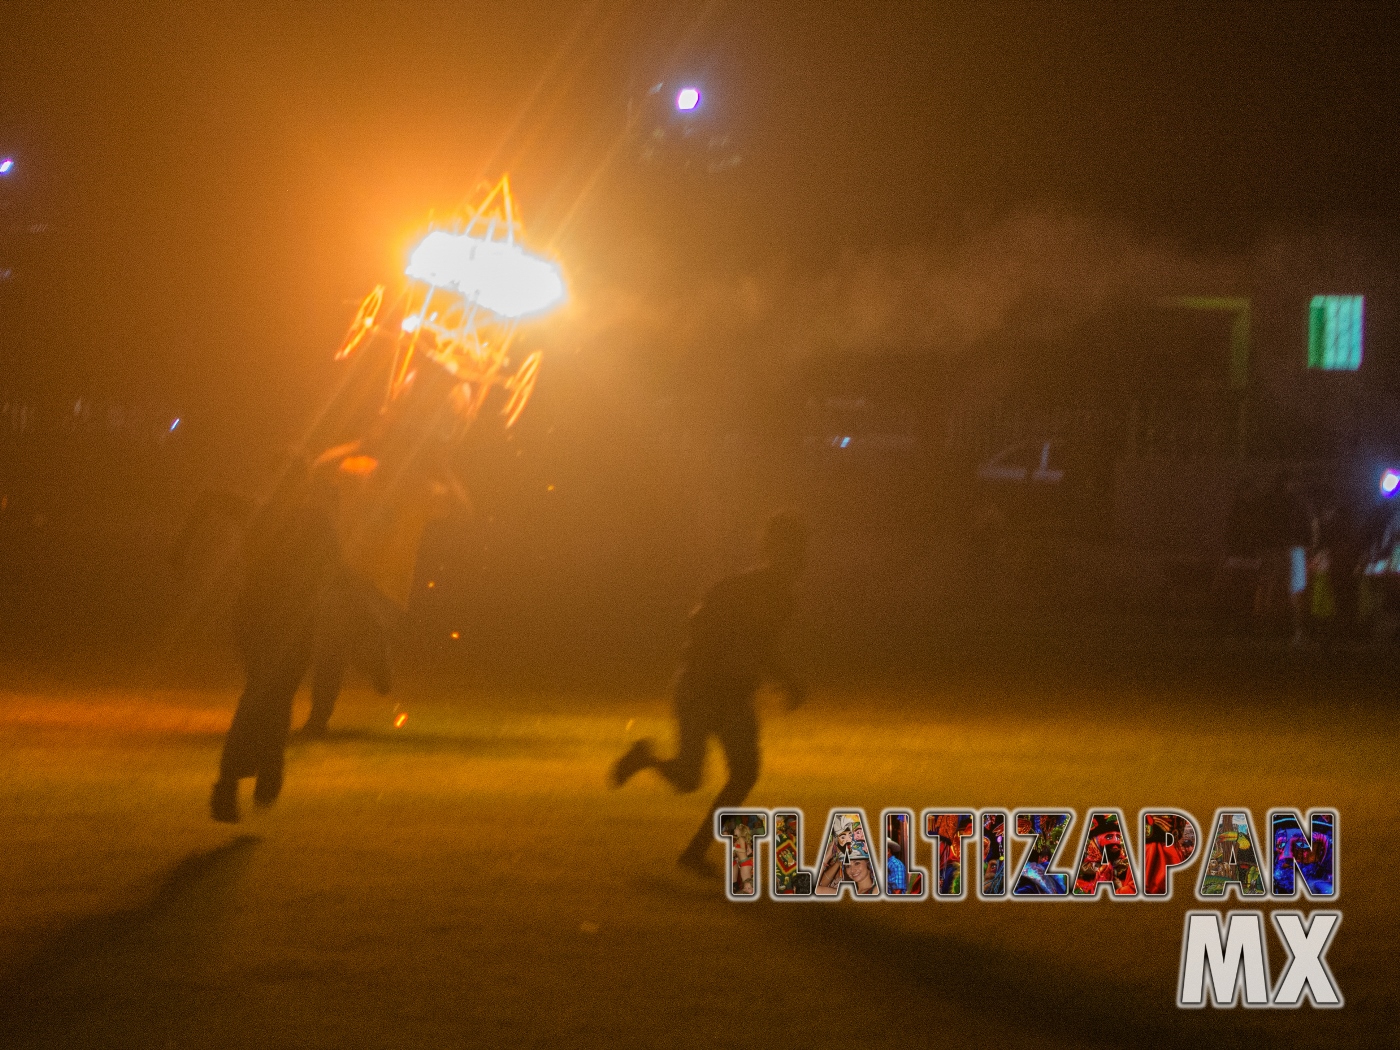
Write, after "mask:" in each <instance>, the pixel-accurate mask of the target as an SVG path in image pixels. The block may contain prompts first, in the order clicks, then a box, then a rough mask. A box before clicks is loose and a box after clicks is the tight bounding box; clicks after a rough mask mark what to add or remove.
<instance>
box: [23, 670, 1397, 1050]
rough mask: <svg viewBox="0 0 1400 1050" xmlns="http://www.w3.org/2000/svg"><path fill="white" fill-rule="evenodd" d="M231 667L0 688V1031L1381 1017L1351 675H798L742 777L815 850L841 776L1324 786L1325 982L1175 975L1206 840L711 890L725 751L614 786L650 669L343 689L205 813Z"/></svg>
mask: <svg viewBox="0 0 1400 1050" xmlns="http://www.w3.org/2000/svg"><path fill="white" fill-rule="evenodd" d="M1081 677H1082V676H1081ZM235 692H236V690H235V689H234V688H233V687H226V688H200V689H175V688H168V687H162V688H155V687H151V688H129V687H128V688H118V687H115V686H111V685H97V686H93V685H84V686H77V685H72V684H68V685H64V684H61V683H40V684H35V685H32V686H21V687H17V688H16V689H15V690H14V691H12V692H8V693H5V694H0V830H2V831H3V843H4V844H3V862H0V901H3V909H0V967H3V979H4V982H5V988H4V994H3V996H0V1034H3V1039H0V1041H2V1042H3V1043H4V1045H6V1046H9V1047H41V1046H42V1047H50V1046H52V1047H65V1048H71V1047H108V1046H111V1047H137V1046H140V1047H156V1048H161V1047H179V1048H184V1047H242V1046H247V1047H271V1046H296V1047H299V1048H312V1047H361V1046H363V1047H398V1046H403V1047H413V1048H415V1050H419V1048H423V1047H439V1046H536V1045H541V1046H545V1045H547V1046H551V1047H564V1046H658V1047H672V1046H674V1047H689V1046H707V1047H708V1046H753V1045H758V1044H760V1043H761V1042H762V1043H766V1044H768V1045H773V1046H813V1045H820V1044H822V1043H832V1044H845V1043H852V1042H854V1043H856V1044H859V1045H862V1046H884V1045H900V1046H911V1045H912V1046H918V1045H933V1044H936V1045H939V1046H948V1047H960V1046H979V1047H985V1046H998V1047H1003V1048H1010V1047H1017V1046H1031V1045H1038V1046H1045V1045H1050V1046H1080V1045H1083V1046H1089V1045H1095V1046H1154V1047H1168V1046H1188V1045H1189V1046H1202V1045H1211V1046H1264V1045H1328V1046H1378V1047H1379V1046H1394V1045H1400V1024H1398V1023H1397V1019H1396V1011H1395V1006H1396V1005H1397V1000H1400V993H1397V992H1396V988H1397V978H1398V977H1400V965H1398V964H1397V963H1398V960H1397V954H1398V953H1397V934H1400V903H1397V900H1396V897H1395V895H1394V894H1390V893H1389V892H1388V891H1386V890H1385V889H1384V879H1385V878H1387V877H1388V876H1386V875H1385V874H1384V873H1385V872H1386V871H1388V870H1389V869H1388V865H1387V864H1386V863H1385V856H1386V855H1388V853H1389V850H1390V846H1389V842H1390V839H1391V837H1392V836H1391V835H1389V834H1387V833H1385V832H1384V831H1383V829H1384V828H1386V827H1388V826H1389V824H1388V817H1389V816H1390V815H1391V813H1392V809H1393V802H1394V799H1395V797H1396V792H1395V787H1396V777H1395V770H1396V759H1397V750H1396V746H1395V742H1394V741H1395V734H1394V714H1393V711H1392V710H1391V709H1390V707H1389V704H1388V703H1387V702H1385V701H1384V699H1383V698H1381V699H1378V698H1377V697H1378V696H1380V695H1381V694H1378V693H1375V692H1374V691H1373V692H1371V693H1365V694H1364V695H1361V694H1358V695H1357V696H1355V697H1353V696H1350V695H1347V694H1346V693H1345V691H1343V692H1337V691H1329V690H1325V689H1323V690H1319V689H1316V688H1311V687H1310V688H1301V687H1300V688H1298V689H1293V690H1290V688H1289V687H1288V686H1287V685H1286V684H1285V685H1284V686H1282V687H1280V688H1277V689H1270V690H1267V691H1252V690H1250V689H1249V688H1247V687H1241V686H1239V685H1238V684H1236V685H1233V686H1226V687H1222V686H1221V685H1219V684H1218V683H1207V684H1205V685H1202V686H1200V687H1199V688H1194V689H1183V688H1176V687H1172V688H1165V687H1147V686H1124V685H1122V684H1121V683H1120V684H1116V685H1112V686H1107V685H1104V686H1094V685H1092V684H1085V683H1084V682H1083V681H1075V680H1074V679H1073V676H1068V677H1061V678H1059V679H1057V680H1054V681H1046V680H1045V679H1041V680H1039V684H1037V685H1035V686H1030V685H1025V684H1022V685H1020V686H1016V685H1002V686H995V687H994V686H978V685H973V684H967V683H966V682H964V683H961V684H958V683H950V684H947V685H944V686H941V687H940V686H930V687H922V688H913V687H909V688H886V689H880V690H868V689H867V690H863V689H855V688H852V689H843V690H836V691H827V692H820V691H819V692H818V693H817V694H816V695H814V696H813V698H812V700H811V702H810V703H809V704H808V706H806V707H805V708H803V709H801V710H800V711H798V712H796V713H793V714H783V713H780V712H779V711H778V710H777V709H776V705H769V706H768V707H767V708H766V721H765V745H766V765H765V768H764V773H763V777H762V779H761V781H760V784H759V787H758V789H757V791H756V792H755V795H754V798H753V800H752V801H753V802H754V803H755V804H757V805H766V806H790V805H797V806H801V807H803V808H804V809H805V811H806V812H807V814H808V819H809V826H808V831H807V843H806V848H807V851H808V857H807V858H806V859H807V863H808V865H809V866H810V865H811V864H813V863H814V859H815V858H814V856H813V854H815V851H816V849H817V847H818V844H817V843H816V842H815V841H814V839H815V838H816V835H817V831H816V830H815V829H814V827H813V824H814V823H817V822H819V821H820V818H822V817H824V815H825V813H826V812H827V809H828V808H829V807H831V806H834V805H857V806H862V807H864V808H865V809H866V811H867V813H869V814H871V816H872V817H873V816H874V815H875V814H876V813H878V811H879V810H880V809H881V808H882V807H885V806H895V805H900V806H907V807H909V808H912V809H915V810H918V809H920V808H923V807H926V806H954V805H959V806H1003V807H1006V808H1016V807H1033V806H1037V805H1043V806H1057V807H1069V808H1073V809H1075V810H1076V811H1077V812H1078V814H1079V815H1080V818H1081V819H1082V817H1083V815H1084V813H1085V811H1086V810H1087V809H1088V808H1090V807H1093V806H1104V805H1112V806H1117V807H1120V808H1121V809H1122V810H1124V811H1125V812H1126V813H1128V814H1129V815H1135V814H1136V812H1137V810H1138V809H1139V807H1141V806H1145V805H1165V804H1170V805H1174V806H1180V807H1184V808H1186V809H1188V810H1189V811H1191V812H1192V813H1194V814H1195V815H1196V816H1197V818H1199V819H1200V820H1201V821H1203V822H1206V823H1208V822H1209V819H1210V816H1211V814H1212V813H1213V812H1214V810H1215V809H1216V808H1217V807H1219V806H1227V805H1229V806H1240V805H1243V806H1247V807H1249V808H1250V809H1251V810H1252V812H1253V814H1254V816H1255V819H1256V821H1261V820H1262V819H1263V815H1264V813H1265V811H1266V810H1267V809H1268V808H1269V807H1270V806H1278V805H1287V806H1296V807H1298V808H1299V809H1300V810H1301V809H1306V808H1308V807H1310V806H1324V805H1326V806H1333V807H1336V808H1338V809H1339V810H1340V813H1341V825H1340V827H1341V832H1340V840H1341V841H1340V856H1341V858H1342V876H1341V886H1342V893H1341V898H1340V900H1339V902H1338V903H1339V904H1340V906H1341V908H1342V910H1343V912H1344V914H1345V918H1344V921H1343V924H1342V927H1341V929H1340V931H1339V933H1338V934H1337V937H1336V940H1335V942H1334V943H1333V946H1332V949H1331V951H1330V953H1329V961H1330V963H1331V966H1332V969H1333V971H1334V972H1335V974H1336V977H1337V980H1338V983H1339V985H1340V987H1341V990H1342V992H1343V994H1344V995H1345V997H1346V1006H1345V1008H1344V1009H1342V1010H1335V1011H1325V1010H1316V1009H1312V1008H1310V1007H1304V1008H1302V1009H1299V1010H1288V1011H1285V1010H1278V1011H1272V1010H1248V1011H1246V1010H1243V1009H1235V1010H1228V1011H1227V1010H1215V1009H1206V1010H1201V1011H1181V1010H1178V1009H1177V1008H1176V1007H1175V1006H1174V998H1175V993H1176V980H1177V973H1176V971H1177V963H1178V956H1179V954H1180V948H1181V935H1182V924H1183V916H1184V914H1185V912H1186V910H1187V909H1188V908H1189V907H1191V906H1192V905H1193V903H1194V901H1193V894H1192V893H1191V887H1193V886H1194V881H1195V876H1196V875H1197V874H1198V868H1196V867H1195V866H1193V867H1192V868H1191V869H1190V874H1189V875H1188V876H1186V877H1185V878H1183V879H1181V880H1180V881H1179V882H1178V888H1177V892H1176V893H1175V897H1174V899H1173V900H1172V901H1171V902H1170V903H1165V904H1162V903H1144V902H1133V903H1111V902H1108V901H1100V902H1097V903H1093V904H1085V903H1077V904H1075V903H1068V902H1058V903H1048V904H1047V903H1038V904H1023V903H982V902H977V901H973V900H969V901H963V902H957V903H935V902H931V901H930V902H922V903H914V904H909V903H902V902H885V903H880V904H867V903H861V904H856V903H853V902H849V901H847V902H843V903H840V904H826V905H810V904H809V905H791V904H775V903H773V902H770V901H761V902H759V903H755V904H739V903H731V902H729V901H727V900H726V899H725V896H724V893H723V891H722V887H721V886H720V885H719V883H718V882H714V883H710V882H706V881H703V880H701V879H699V878H696V877H694V876H691V875H688V874H685V873H683V872H681V871H679V870H677V869H676V868H675V866H674V859H675V856H676V854H677V853H678V852H679V850H680V848H681V846H682V845H683V844H684V842H685V841H686V839H687V838H688V837H689V835H690V834H691V832H692V830H693V828H694V827H695V825H696V823H697V821H698V819H699V816H700V814H701V813H702V812H703V809H704V806H705V802H706V800H707V798H708V795H709V793H712V792H713V791H714V790H715V788H716V787H717V785H718V781H719V779H720V777H721V775H722V773H721V768H722V767H721V764H720V763H719V760H718V758H717V756H716V757H715V759H714V761H713V762H712V764H711V766H710V768H709V773H708V776H707V780H706V784H705V787H704V788H703V789H702V792H701V793H700V794H698V795H693V796H677V795H674V794H672V793H671V792H670V791H669V790H668V789H666V788H664V787H663V786H662V784H661V783H660V782H659V781H658V780H657V779H655V778H654V777H653V776H652V774H649V773H647V774H643V775H642V776H640V777H638V778H637V779H636V780H634V781H633V782H632V783H631V784H629V785H628V786H627V787H626V788H624V789H623V790H621V791H609V790H608V789H607V787H606V785H605V776H606V771H607V768H608V766H609V763H610V762H611V761H612V760H613V759H614V758H615V757H616V756H617V755H618V754H619V753H621V751H622V750H623V749H624V748H625V747H626V745H627V743H628V741H629V740H632V739H635V738H637V737H638V736H642V735H655V736H659V737H661V738H663V740H664V739H665V738H667V737H668V735H669V724H668V722H667V718H666V715H667V709H666V704H665V699H664V695H663V694H662V691H661V690H660V689H659V688H658V689H657V690H655V691H650V692H643V693H641V694H639V695H610V694H608V693H606V692H602V691H595V692H587V691H576V692H570V693H566V694H565V693H542V692H531V691H528V690H522V689H512V690H508V691H502V692H492V691H489V690H482V689H476V690H471V691H460V690H456V689H451V688H447V687H444V686H442V685H426V684H417V685H415V684H413V683H408V684H406V685H405V686H403V687H402V688H401V689H400V691H399V692H398V693H397V694H396V695H395V696H393V697H389V698H379V697H376V696H373V695H371V694H369V693H366V692H358V691H352V692H351V693H350V694H348V695H347V697H346V699H345V701H344V702H343V704H342V707H341V710H340V711H339V712H338V714H337V719H336V730H335V732H334V734H333V735H332V737H331V738H330V739H328V740H325V741H322V742H308V743H297V744H295V745H294V746H293V747H292V750H291V752H290V757H289V765H288V774H287V784H286V790H285V792H284V795H283V797H282V799H281V801H279V802H278V804H277V805H276V806H275V807H273V808H272V809H270V810H268V811H257V810H254V808H253V807H252V805H251V802H250V799H249V798H248V790H249V789H248V786H247V785H246V783H245V786H244V795H243V805H244V821H243V823H242V824H240V825H238V826H237V827H232V828H230V827H227V826H224V825H218V824H215V823H213V822H211V821H210V820H209V818H208V815H207V811H206V803H207V797H208V789H209V784H210V781H211V780H212V777H213V773H214V770H215V766H216V762H217V756H218V748H219V746H220V743H221V739H222V732H223V730H224V728H225V727H226V726H227V724H228V719H229V717H230V714H231V709H232V704H233V701H234V698H235ZM1363 692H1364V691H1363ZM1368 697H1369V699H1368ZM304 704H305V701H304V700H303V701H302V702H301V704H300V705H299V709H298V714H299V716H300V714H301V712H302V711H303V710H304ZM396 705H397V707H396ZM398 713H406V714H407V715H408V719H407V722H406V723H405V724H404V725H403V727H402V728H398V729H395V728H394V726H393V722H394V718H395V717H396V715H397V714H398ZM666 746H669V745H666ZM1079 830H1080V829H1079V826H1078V825H1077V824H1076V826H1075V827H1074V828H1073V829H1072V830H1071V832H1070V834H1069V836H1068V837H1067V841H1068V845H1067V847H1066V849H1065V851H1064V852H1065V853H1066V854H1069V853H1071V852H1072V851H1073V850H1074V849H1075V847H1077V844H1078V837H1079ZM714 856H715V858H716V859H719V857H720V854H719V852H718V846H716V852H715V854H714ZM764 858H765V860H766V850H765V853H764ZM918 859H919V862H920V864H921V865H922V866H924V867H927V866H928V861H929V853H928V847H927V845H926V844H921V845H920V846H919V853H918ZM1070 863H1072V858H1071V857H1062V859H1061V862H1060V866H1061V867H1067V866H1068V865H1069V864H1070ZM1284 906H1288V905H1284ZM1291 906H1292V907H1297V906H1298V905H1296V904H1294V905H1291ZM1271 907H1272V906H1271ZM1303 907H1304V909H1305V910H1306V909H1307V905H1304V906H1303ZM1270 950H1271V953H1272V960H1271V967H1272V969H1271V973H1272V974H1273V976H1274V977H1277V974H1278V973H1279V972H1280V970H1281V967H1282V964H1283V955H1282V952H1281V951H1280V950H1279V948H1278V945H1277V943H1272V944H1271V946H1270Z"/></svg>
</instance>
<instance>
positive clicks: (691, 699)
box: [656, 673, 716, 793]
mask: <svg viewBox="0 0 1400 1050" xmlns="http://www.w3.org/2000/svg"><path fill="white" fill-rule="evenodd" d="M715 699H716V698H715V697H714V696H712V695H710V694H709V693H708V692H707V691H706V690H705V689H704V688H703V687H702V686H700V685H697V684H696V682H695V681H694V680H692V679H691V678H690V677H689V676H688V675H686V674H684V673H682V674H681V676H680V678H679V679H678V680H677V681H676V692H675V710H676V735H677V742H676V756H675V757H674V758H668V759H666V760H665V761H664V762H658V763H656V771H657V772H658V773H660V774H661V775H662V776H663V777H665V778H666V780H667V781H668V782H669V783H670V785H671V786H672V787H673V788H675V789H676V790H677V791H680V792H683V793H689V792H691V791H694V790H695V789H696V788H698V787H699V786H700V775H701V773H702V772H703V771H704V769H705V744H706V743H707V742H708V740H709V738H710V732H711V730H712V729H713V727H714V708H715Z"/></svg>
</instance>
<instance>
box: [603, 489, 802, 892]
mask: <svg viewBox="0 0 1400 1050" xmlns="http://www.w3.org/2000/svg"><path fill="white" fill-rule="evenodd" d="M807 540H808V530H807V525H806V522H805V521H804V520H803V519H802V518H801V517H800V516H798V515H797V514H794V513H792V512H783V513H781V514H777V515H775V516H774V517H773V518H772V519H770V520H769V522H768V525H767V527H766V528H765V530H764V535H763V560H762V562H761V563H760V564H759V565H758V566H756V567H754V568H752V569H749V570H748V571H747V572H742V573H739V574H737V575H735V576H730V577H727V578H726V579H723V580H720V581H719V582H718V583H716V584H715V585H714V586H713V587H711V588H710V590H709V591H708V592H707V593H706V595H705V597H704V599H703V600H702V601H701V603H700V605H699V606H697V607H696V609H695V611H694V612H692V613H691V614H690V641H689V643H688V644H687V646H686V649H685V655H684V662H683V664H682V666H681V670H680V673H679V674H677V676H676V679H675V687H674V690H673V699H674V706H675V719H676V729H677V736H678V744H677V748H676V754H675V756H674V757H673V758H668V759H661V758H658V757H657V755H656V751H655V745H654V744H653V742H652V741H651V740H650V739H649V738H648V739H642V740H638V741H637V742H636V743H634V744H633V745H632V747H631V748H630V749H629V750H628V751H627V753H626V754H624V755H623V756H622V757H621V758H619V759H618V760H617V762H616V763H614V765H613V767H612V772H611V780H612V785H613V786H614V787H621V786H622V785H623V784H625V783H627V781H628V780H630V779H631V778H632V777H633V776H635V775H636V774H637V773H640V772H641V771H642V770H644V769H655V770H656V771H657V772H658V773H659V774H661V776H662V777H663V778H664V779H665V780H666V781H667V782H669V783H670V784H671V786H672V787H674V788H675V789H676V790H677V791H680V792H683V793H688V792H691V791H694V790H695V789H696V788H698V787H699V786H700V778H701V774H702V772H703V770H704V764H705V747H706V744H707V743H708V741H709V738H710V737H711V736H712V735H713V736H715V737H717V738H718V740H719V742H720V745H721V746H722V747H723V748H724V758H725V762H726V764H727V765H728V767H729V778H728V780H726V781H725V784H724V786H723V787H722V788H720V791H719V794H718V795H716V796H715V799H714V802H713V803H711V805H710V809H709V812H708V813H707V814H706V816H705V819H704V820H703V821H701V822H700V827H699V828H698V829H697V830H696V832H695V835H694V837H693V838H692V839H691V840H690V843H689V845H687V846H686V848H685V850H684V851H683V852H682V853H681V855H680V859H679V864H680V865H681V866H682V867H684V868H688V869H690V870H692V871H695V872H698V873H700V874H705V875H709V874H712V873H713V874H718V870H717V869H715V868H713V867H712V866H711V865H710V863H709V862H708V861H707V860H706V857H705V854H706V852H707V851H708V849H709V847H710V843H711V842H712V841H713V840H714V814H715V813H716V812H717V811H718V810H721V809H726V808H730V807H733V806H737V805H739V804H740V803H742V802H743V801H744V799H745V798H746V797H748V794H749V792H750V791H751V790H753V786H754V784H756V783H757V782H758V772H759V764H760V761H759V746H758V715H757V712H756V711H755V709H754V696H755V694H756V693H757V691H758V688H759V686H760V685H762V684H763V683H764V682H765V681H772V682H774V683H776V684H777V685H779V686H780V687H781V688H782V689H783V691H784V692H785V693H786V695H787V702H788V708H789V710H791V709H793V708H795V707H797V706H798V705H799V704H801V703H802V701H803V699H804V698H805V690H804V688H803V686H802V685H801V684H800V683H799V682H798V681H797V679H796V678H795V677H794V676H793V675H792V673H791V672H790V671H789V670H788V669H787V667H786V665H785V664H784V663H783V662H782V660H781V659H780V658H779V656H778V653H777V651H776V649H777V642H778V638H779V636H780V635H781V634H782V632H783V629H784V628H785V627H786V626H787V624H788V621H790V620H791V619H792V614H793V609H794V606H795V600H794V596H793V589H794V587H795V585H796V583H797V580H798V578H799V577H800V576H801V575H802V571H803V569H804V568H805V567H806V561H807Z"/></svg>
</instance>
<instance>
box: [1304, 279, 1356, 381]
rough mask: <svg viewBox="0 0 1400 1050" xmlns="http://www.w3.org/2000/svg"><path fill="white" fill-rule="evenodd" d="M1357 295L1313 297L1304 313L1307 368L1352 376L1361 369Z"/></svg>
mask: <svg viewBox="0 0 1400 1050" xmlns="http://www.w3.org/2000/svg"><path fill="white" fill-rule="evenodd" d="M1364 301H1365V297H1364V296H1360V295H1314V296H1313V298H1312V306H1311V307H1309V309H1308V367H1309V368H1326V369H1333V370H1341V371H1350V372H1354V371H1356V370H1357V369H1358V368H1360V367H1361V324H1362V303H1363V302H1364Z"/></svg>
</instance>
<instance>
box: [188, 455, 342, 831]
mask: <svg viewBox="0 0 1400 1050" xmlns="http://www.w3.org/2000/svg"><path fill="white" fill-rule="evenodd" d="M289 474H290V475H291V478H290V480H289V481H288V482H286V483H284V485H283V487H282V491H280V492H279V493H277V494H276V495H275V496H274V497H273V499H272V500H270V501H269V504H268V506H267V508H265V510H264V512H263V514H262V515H261V516H260V520H258V521H257V522H255V523H254V527H253V529H252V531H251V534H250V536H249V542H248V554H247V558H246V566H247V567H246V570H245V578H244V583H243V589H242V592H241V594H240V595H239V600H238V607H237V611H236V634H237V640H238V645H239V649H240V650H241V652H242V655H243V662H244V667H245V669H246V674H247V679H246V683H245V685H244V688H243V695H242V696H241V697H239V700H238V708H237V710H236V711H235V712H234V715H233V722H232V724H231V725H230V726H229V731H228V736H227V737H225V738H224V750H223V755H222V757H221V758H220V761H219V779H218V780H217V781H216V782H215V784H214V788H213V791H212V793H211V795H210V800H209V805H210V812H211V815H212V816H213V818H214V819H215V820H218V821H222V822H224V823H228V824H232V823H236V822H237V821H238V782H239V780H240V779H242V778H243V777H252V776H255V777H257V784H256V785H255V787H254V790H253V799H254V801H256V802H257V803H258V804H260V805H264V806H267V805H271V804H272V803H273V802H275V801H276V800H277V796H278V795H279V794H281V791H282V776H283V766H284V763H285V759H286V749H287V734H288V732H289V731H290V729H291V721H292V700H293V698H294V697H295V696H296V692H297V688H298V686H300V684H301V680H302V678H303V676H304V675H305V674H306V670H307V668H308V667H309V666H310V664H311V659H312V655H313V645H314V628H315V619H316V610H317V607H318V605H319V604H320V602H321V598H322V595H323V593H324V591H325V589H326V587H327V585H328V584H329V583H330V581H331V580H332V579H333V578H334V576H335V574H336V572H337V570H338V568H339V563H340V548H339V544H338V541H337V538H336V533H335V524H334V521H333V516H334V500H335V492H334V490H332V489H330V488H329V487H327V486H326V485H324V484H320V483H318V481H317V479H315V478H312V477H308V476H307V475H306V473H305V471H304V470H301V469H299V468H296V467H294V468H293V470H292V471H290V472H289Z"/></svg>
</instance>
